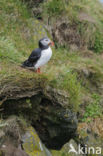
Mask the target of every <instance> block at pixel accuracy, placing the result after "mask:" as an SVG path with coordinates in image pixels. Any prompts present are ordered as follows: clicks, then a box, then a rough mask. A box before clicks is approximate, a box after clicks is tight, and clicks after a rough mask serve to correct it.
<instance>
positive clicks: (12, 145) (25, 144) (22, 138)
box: [0, 116, 52, 156]
mask: <svg viewBox="0 0 103 156" xmlns="http://www.w3.org/2000/svg"><path fill="white" fill-rule="evenodd" d="M0 152H1V153H0V154H1V155H0V156H37V155H39V156H52V155H51V153H50V152H49V151H48V149H46V147H45V146H44V145H43V144H42V142H41V140H40V138H39V137H38V135H37V133H36V131H35V129H33V127H29V124H27V123H26V122H25V120H23V119H20V118H18V117H16V116H12V117H9V119H7V120H4V121H2V122H1V123H0Z"/></svg>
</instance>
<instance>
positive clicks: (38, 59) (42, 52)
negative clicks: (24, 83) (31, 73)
mask: <svg viewBox="0 0 103 156" xmlns="http://www.w3.org/2000/svg"><path fill="white" fill-rule="evenodd" d="M53 45H54V43H53V42H52V41H51V40H50V39H49V38H48V37H44V38H42V39H40V40H39V48H37V49H35V50H33V51H32V53H31V54H30V56H29V58H28V59H27V60H26V61H24V62H23V64H22V67H24V68H28V69H34V70H35V71H36V72H37V73H40V67H42V66H43V65H45V64H46V63H47V62H48V61H49V60H50V58H51V56H52V49H51V48H50V46H53Z"/></svg>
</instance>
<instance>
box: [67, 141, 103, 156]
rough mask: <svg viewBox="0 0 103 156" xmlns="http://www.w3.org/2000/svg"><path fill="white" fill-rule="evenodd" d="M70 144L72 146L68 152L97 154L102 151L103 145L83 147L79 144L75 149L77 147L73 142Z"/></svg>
mask: <svg viewBox="0 0 103 156" xmlns="http://www.w3.org/2000/svg"><path fill="white" fill-rule="evenodd" d="M69 146H70V150H69V151H68V153H75V154H97V155H98V154H101V153H102V148H101V147H88V146H87V145H85V146H84V147H81V145H80V144H79V145H78V147H77V149H75V147H74V146H73V145H72V144H70V145H69Z"/></svg>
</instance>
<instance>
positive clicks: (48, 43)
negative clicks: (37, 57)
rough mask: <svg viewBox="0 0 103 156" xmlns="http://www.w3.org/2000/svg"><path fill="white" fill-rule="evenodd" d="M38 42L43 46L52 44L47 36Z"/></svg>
mask: <svg viewBox="0 0 103 156" xmlns="http://www.w3.org/2000/svg"><path fill="white" fill-rule="evenodd" d="M39 42H40V44H41V45H42V46H44V47H46V46H50V45H53V42H52V41H51V40H50V39H49V38H47V37H45V38H43V39H41V40H40V41H39Z"/></svg>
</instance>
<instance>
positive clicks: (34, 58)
mask: <svg viewBox="0 0 103 156" xmlns="http://www.w3.org/2000/svg"><path fill="white" fill-rule="evenodd" d="M40 56H41V49H40V48H37V49H35V50H33V51H32V53H31V55H30V56H29V58H28V61H29V62H33V63H36V62H37V61H38V59H39V58H40Z"/></svg>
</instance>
